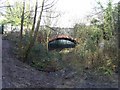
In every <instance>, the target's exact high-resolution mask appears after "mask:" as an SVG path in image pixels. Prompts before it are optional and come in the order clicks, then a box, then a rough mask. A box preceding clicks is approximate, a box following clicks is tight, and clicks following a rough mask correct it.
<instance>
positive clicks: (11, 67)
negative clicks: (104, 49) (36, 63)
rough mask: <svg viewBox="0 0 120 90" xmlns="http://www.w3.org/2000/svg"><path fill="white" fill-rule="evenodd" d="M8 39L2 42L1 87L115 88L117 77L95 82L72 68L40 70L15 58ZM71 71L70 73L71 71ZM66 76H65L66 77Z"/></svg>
mask: <svg viewBox="0 0 120 90" xmlns="http://www.w3.org/2000/svg"><path fill="white" fill-rule="evenodd" d="M11 47H12V44H10V41H8V40H3V43H2V53H3V55H2V73H3V74H2V87H3V88H30V87H31V88H41V87H48V88H51V87H54V88H65V87H66V88H116V87H117V83H116V82H117V81H116V80H117V79H116V80H115V81H113V82H112V83H95V82H91V81H87V80H84V79H82V78H78V77H76V76H75V73H74V71H73V72H72V70H60V71H56V72H42V71H38V70H36V69H34V68H33V67H30V66H29V65H27V64H25V63H22V62H21V61H19V60H17V59H16V58H15V57H14V55H12V54H11V52H12V49H11ZM71 72H72V73H71ZM66 77H67V78H66Z"/></svg>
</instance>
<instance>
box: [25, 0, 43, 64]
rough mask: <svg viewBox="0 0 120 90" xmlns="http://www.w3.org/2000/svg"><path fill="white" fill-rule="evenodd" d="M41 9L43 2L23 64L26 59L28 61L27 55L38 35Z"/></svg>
mask: <svg viewBox="0 0 120 90" xmlns="http://www.w3.org/2000/svg"><path fill="white" fill-rule="evenodd" d="M43 7H44V0H43V2H42V7H41V12H40V15H39V18H38V21H37V26H36V28H35V32H34V36H33V39H32V40H31V41H30V44H29V46H28V48H27V50H26V52H25V57H24V61H23V62H25V61H26V60H27V59H28V55H29V53H30V51H31V49H32V47H33V45H34V43H35V41H36V37H37V34H38V30H39V27H40V22H41V17H42V12H43ZM27 62H28V63H31V62H30V61H27Z"/></svg>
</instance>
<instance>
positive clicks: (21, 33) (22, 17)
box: [19, 1, 25, 54]
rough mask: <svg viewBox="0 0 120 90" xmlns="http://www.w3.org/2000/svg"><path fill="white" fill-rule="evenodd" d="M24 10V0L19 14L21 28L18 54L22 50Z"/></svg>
mask: <svg viewBox="0 0 120 90" xmlns="http://www.w3.org/2000/svg"><path fill="white" fill-rule="evenodd" d="M24 12H25V1H23V11H22V15H21V29H20V43H19V46H20V47H19V48H20V54H21V52H22V38H23V24H24Z"/></svg>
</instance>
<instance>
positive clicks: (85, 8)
mask: <svg viewBox="0 0 120 90" xmlns="http://www.w3.org/2000/svg"><path fill="white" fill-rule="evenodd" d="M0 1H5V0H0ZM9 1H10V2H11V3H12V2H14V1H17V0H9ZM19 1H20V0H19ZM31 1H32V3H34V0H31ZM38 1H40V0H38ZM51 1H52V0H51ZM97 1H98V0H97ZM100 1H101V2H102V4H104V5H105V4H106V1H108V0H100ZM118 1H119V0H113V3H117V2H118ZM95 6H96V0H58V2H57V4H56V5H55V8H56V11H58V12H60V13H61V17H60V18H58V20H57V26H60V27H72V26H73V25H74V24H75V23H80V22H81V23H82V22H86V16H87V15H89V14H91V13H92V12H93V11H94V10H93V8H94V7H95Z"/></svg>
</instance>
